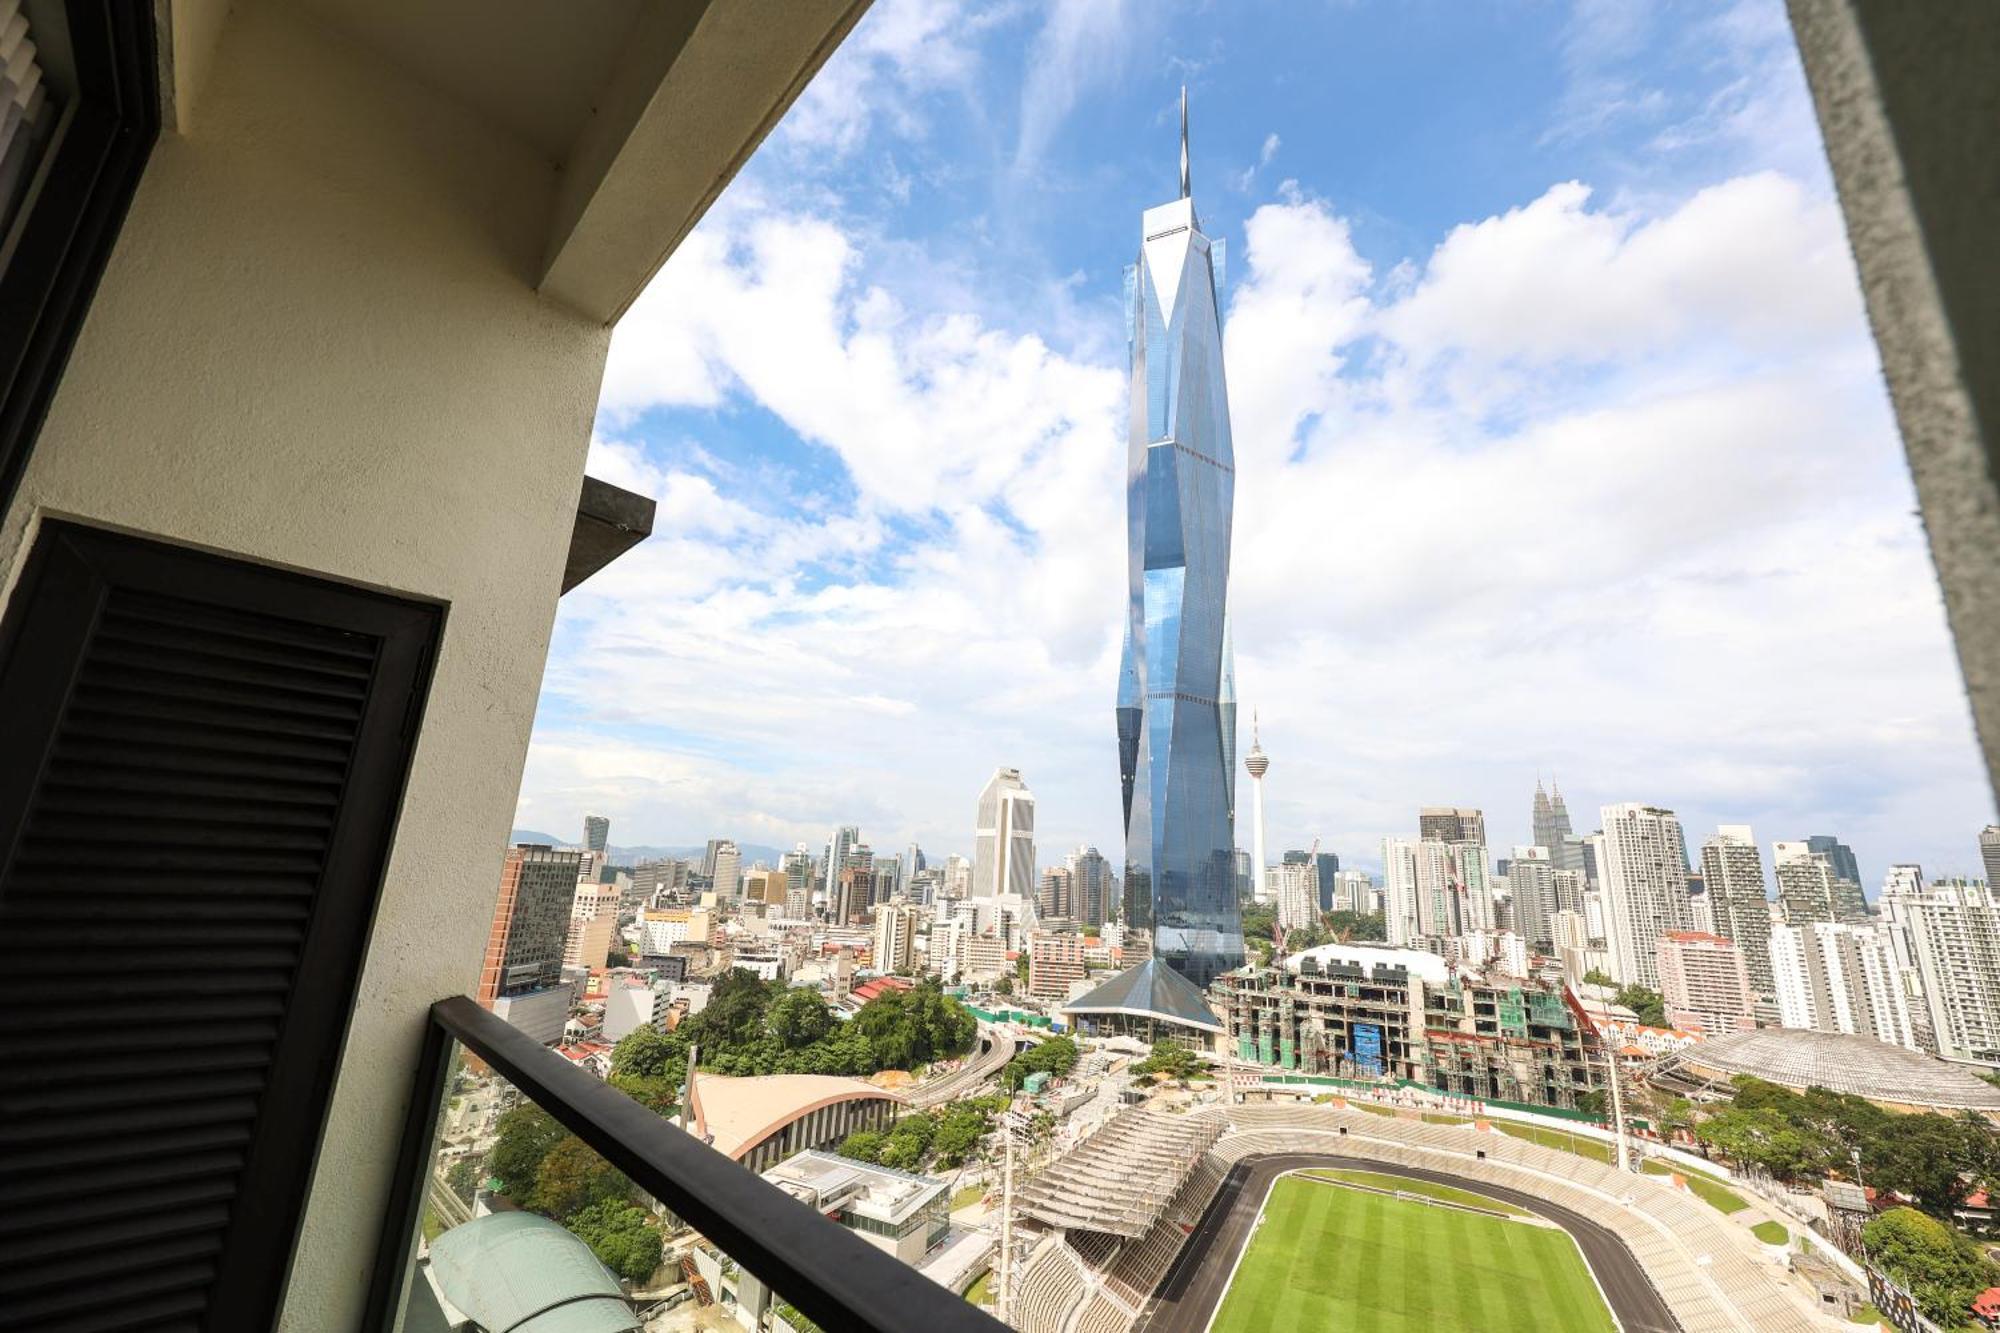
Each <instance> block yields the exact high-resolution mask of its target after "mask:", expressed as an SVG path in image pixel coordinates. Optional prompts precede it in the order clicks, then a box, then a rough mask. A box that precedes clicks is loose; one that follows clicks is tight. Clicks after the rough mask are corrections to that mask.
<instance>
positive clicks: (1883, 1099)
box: [1654, 1028, 2000, 1115]
mask: <svg viewBox="0 0 2000 1333" xmlns="http://www.w3.org/2000/svg"><path fill="white" fill-rule="evenodd" d="M1737 1074H1749V1075H1752V1076H1754V1077H1756V1078H1761V1079H1764V1080H1766V1081H1768V1082H1771V1083H1777V1084H1780V1085H1781V1086H1783V1087H1787V1088H1792V1089H1794V1090H1796V1091H1801V1092H1802V1091H1804V1090H1805V1089H1807V1088H1810V1087H1818V1088H1825V1089H1827V1090H1828V1091H1830V1092H1843V1093H1851V1094H1853V1095H1854V1096H1856V1097H1866V1098H1867V1099H1868V1100H1869V1101H1871V1102H1879V1103H1881V1104H1882V1105H1884V1106H1890V1107H1903V1108H1909V1109H1912V1110H1926V1111H1981V1112H1984V1113H1986V1114H1988V1115H2000V1088H1996V1087H1994V1086H1993V1085H1992V1084H1990V1083H1988V1082H1986V1081H1985V1080H1984V1079H1981V1078H1979V1077H1978V1076H1977V1075H1975V1074H1973V1073H1972V1072H1971V1071H1970V1070H1968V1069H1965V1068H1963V1067H1962V1066H1959V1065H1954V1064H1948V1063H1946V1062H1945V1061H1943V1060H1940V1059H1938V1058H1936V1057H1935V1056H1930V1055H1925V1054H1924V1053H1923V1052H1921V1051H1913V1050H1910V1049H1908V1048H1907V1047H1903V1046H1891V1045H1890V1044H1889V1043H1887V1042H1883V1041H1877V1040H1875V1039H1874V1038H1873V1037H1861V1036H1850V1035H1847V1034H1844V1033H1838V1032H1813V1031H1808V1030H1805V1029H1800V1028H1760V1029H1759V1030H1757V1031H1755V1032H1732V1033H1730V1034H1729V1035H1727V1036H1724V1037H1717V1038H1715V1039H1714V1040H1712V1041H1703V1042H1696V1043H1695V1044H1694V1045H1692V1046H1687V1047H1684V1048H1682V1049H1681V1050H1679V1051H1676V1052H1674V1053H1673V1054H1672V1055H1669V1056H1667V1057H1666V1058H1665V1059H1664V1060H1662V1061H1661V1062H1660V1066H1659V1069H1658V1070H1657V1071H1656V1072H1655V1073H1654V1078H1655V1079H1664V1080H1666V1081H1668V1082H1669V1083H1676V1084H1681V1085H1684V1086H1689V1087H1692V1088H1697V1089H1698V1088H1700V1087H1702V1086H1704V1085H1718V1090H1719V1085H1726V1084H1727V1083H1728V1082H1729V1080H1730V1079H1731V1078H1733V1077H1734V1076H1736V1075H1737Z"/></svg>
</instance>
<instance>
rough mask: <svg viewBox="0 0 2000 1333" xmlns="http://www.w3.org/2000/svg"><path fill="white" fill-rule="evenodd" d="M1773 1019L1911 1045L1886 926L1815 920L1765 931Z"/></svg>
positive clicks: (1904, 1001) (1913, 1040)
mask: <svg viewBox="0 0 2000 1333" xmlns="http://www.w3.org/2000/svg"><path fill="white" fill-rule="evenodd" d="M1771 968H1772V972H1773V974H1774V976H1775V977H1776V983H1777V999H1778V1022H1779V1023H1781V1024H1782V1025H1784V1026H1785V1027H1788V1028H1810V1029H1813V1030H1815V1031H1818V1032H1847V1033H1855V1034H1858V1035H1860V1036H1864V1037H1873V1038H1875V1039H1876V1040H1877V1041H1886V1042H1889V1043H1891V1044H1893V1045H1896V1046H1908V1047H1910V1048H1911V1049H1912V1050H1915V1049H1918V1043H1917V1040H1916V1033H1915V1030H1914V1028H1913V1027H1912V1025H1911V1022H1910V1005H1909V997H1908V996H1907V994H1906V993H1905V991H1904V988H1903V983H1902V978H1901V976H1900V969H1899V966H1898V964H1897V961H1896V951H1895V948H1894V947H1893V943H1892V940H1891V930H1890V928H1889V927H1887V926H1850V925H1841V924H1838V923H1834V922H1827V921H1820V922H1815V923H1813V924H1812V925H1806V926H1778V927H1776V928H1774V929H1773V930H1772V931H1771Z"/></svg>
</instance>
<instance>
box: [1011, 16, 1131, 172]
mask: <svg viewBox="0 0 2000 1333" xmlns="http://www.w3.org/2000/svg"><path fill="white" fill-rule="evenodd" d="M1129 8H1130V7H1129V6H1128V5H1127V4H1126V3H1125V0H1050V4H1049V6H1048V9H1047V11H1046V13H1045V16H1044V17H1043V20H1042V26H1041V29H1040V30H1039V31H1038V32H1037V33H1036V34H1035V38H1034V41H1033V42H1032V43H1030V45H1029V49H1028V76H1027V78H1026V80H1025V81H1024V82H1023V83H1022V85H1021V138H1020V142H1019V144H1018V145H1017V146H1016V148H1015V153H1014V167H1015V170H1017V171H1032V170H1033V169H1034V168H1035V166H1036V165H1037V164H1038V163H1040V161H1041V159H1042V154H1043V153H1044V152H1045V151H1046V150H1047V148H1048V146H1049V142H1050V140H1051V139H1053V138H1054V137H1055V133H1056V131H1057V130H1058V129H1059V128H1061V126H1062V123H1063V121H1064V120H1066V119H1068V117H1069V113H1070V112H1071V111H1073V110H1074V109H1075V108H1076V104H1077V102H1078V100H1079V99H1081V98H1082V96H1083V94H1084V91H1085V89H1086V88H1087V87H1088V85H1090V84H1091V83H1093V82H1094V81H1096V80H1099V79H1103V78H1106V77H1108V76H1111V75H1115V74H1116V73H1117V72H1118V70H1119V68H1120V64H1121V61H1122V59H1123V57H1124V55H1125V53H1126V52H1127V51H1129V50H1130V49H1131V48H1132V46H1133V41H1132V31H1131V24H1130V22H1129V19H1128V10H1129Z"/></svg>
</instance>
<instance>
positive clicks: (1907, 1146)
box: [1863, 1115, 1989, 1218]
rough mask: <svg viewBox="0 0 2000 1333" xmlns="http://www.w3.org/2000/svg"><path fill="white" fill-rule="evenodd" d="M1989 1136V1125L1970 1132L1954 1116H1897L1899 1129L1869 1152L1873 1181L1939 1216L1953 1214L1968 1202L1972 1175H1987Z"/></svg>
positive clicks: (1873, 1144)
mask: <svg viewBox="0 0 2000 1333" xmlns="http://www.w3.org/2000/svg"><path fill="white" fill-rule="evenodd" d="M1988 1137H1989V1131H1986V1130H1983V1129H1974V1130H1972V1131H1971V1132H1970V1133H1968V1132H1967V1130H1966V1127H1965V1124H1964V1122H1963V1121H1959V1120H1955V1119H1952V1118H1951V1117H1949V1116H1942V1115H1903V1116H1897V1117H1896V1118H1895V1129H1894V1132H1893V1133H1885V1134H1882V1135H1880V1136H1879V1137H1877V1138H1875V1139H1874V1140H1873V1141H1872V1142H1871V1143H1870V1144H1869V1145H1868V1147H1867V1148H1866V1149H1865V1150H1864V1153H1863V1156H1864V1159H1865V1160H1866V1161H1867V1163H1868V1178H1869V1183H1871V1184H1873V1185H1874V1186H1876V1187H1877V1188H1878V1189H1889V1190H1894V1191H1896V1192H1897V1193H1899V1194H1907V1195H1910V1196H1912V1197H1913V1198H1915V1199H1916V1200H1917V1202H1918V1203H1919V1204H1920V1205H1921V1206H1922V1207H1923V1210H1924V1211H1925V1212H1927V1213H1930V1214H1931V1215H1932V1216H1933V1217H1941V1218H1949V1217H1950V1216H1951V1212H1952V1209H1953V1208H1954V1207H1956V1206H1957V1205H1958V1204H1960V1203H1962V1202H1964V1200H1965V1196H1966V1194H1967V1192H1968V1188H1967V1184H1966V1178H1967V1177H1968V1176H1973V1177H1975V1178H1976V1177H1977V1176H1979V1175H1980V1174H1981V1167H1982V1166H1983V1165H1984V1163H1983V1162H1982V1160H1981V1159H1982V1157H1983V1155H1984V1153H1983V1151H1982V1150H1983V1149H1984V1148H1985V1147H1986V1146H1987V1145H1986V1143H1985V1140H1986V1139H1987V1138H1988Z"/></svg>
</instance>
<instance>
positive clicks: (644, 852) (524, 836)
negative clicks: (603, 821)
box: [507, 828, 785, 870]
mask: <svg viewBox="0 0 2000 1333" xmlns="http://www.w3.org/2000/svg"><path fill="white" fill-rule="evenodd" d="M507 841H508V843H509V844H513V843H517V842H545V843H547V844H548V845H549V846H551V847H580V846H582V844H581V843H579V842H578V841H577V840H576V839H575V838H559V837H557V836H556V835H555V834H553V833H537V832H536V831H535V830H533V829H527V828H517V829H515V830H514V831H513V832H512V833H510V834H508V835H507ZM707 850H708V844H706V843H696V844H695V845H694V846H692V847H650V846H648V847H620V846H619V845H618V844H616V843H613V844H612V845H611V849H610V851H611V864H613V865H620V866H629V865H632V864H633V863H635V862H638V861H657V860H660V859H661V858H664V857H671V858H677V859H680V860H691V861H699V860H700V859H701V858H702V854H703V853H704V852H706V851H707ZM736 850H737V851H739V852H741V853H742V854H743V866H744V869H746V870H747V869H749V868H750V867H751V866H753V865H755V864H756V863H757V862H759V861H763V862H766V863H768V864H770V865H772V866H776V865H777V864H778V862H779V860H780V858H782V857H783V856H784V854H785V852H784V849H780V848H777V847H766V846H765V845H764V844H762V843H760V842H739V843H737V844H736Z"/></svg>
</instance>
